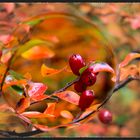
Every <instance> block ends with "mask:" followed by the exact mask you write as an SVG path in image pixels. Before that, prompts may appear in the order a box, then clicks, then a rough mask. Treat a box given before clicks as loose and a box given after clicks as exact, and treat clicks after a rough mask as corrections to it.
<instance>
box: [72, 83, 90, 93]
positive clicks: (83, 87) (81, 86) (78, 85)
mask: <svg viewBox="0 0 140 140" xmlns="http://www.w3.org/2000/svg"><path fill="white" fill-rule="evenodd" d="M86 88H87V86H86V85H85V84H83V83H82V82H81V81H78V82H76V83H75V84H74V89H75V90H76V91H77V92H83V91H85V90H86Z"/></svg>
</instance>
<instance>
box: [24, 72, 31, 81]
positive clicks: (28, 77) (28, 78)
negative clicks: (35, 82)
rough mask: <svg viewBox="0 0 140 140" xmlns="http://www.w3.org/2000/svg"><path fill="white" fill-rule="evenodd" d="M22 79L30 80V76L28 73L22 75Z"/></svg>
mask: <svg viewBox="0 0 140 140" xmlns="http://www.w3.org/2000/svg"><path fill="white" fill-rule="evenodd" d="M24 77H25V78H26V79H27V80H32V75H31V74H30V73H29V72H27V73H25V74H24Z"/></svg>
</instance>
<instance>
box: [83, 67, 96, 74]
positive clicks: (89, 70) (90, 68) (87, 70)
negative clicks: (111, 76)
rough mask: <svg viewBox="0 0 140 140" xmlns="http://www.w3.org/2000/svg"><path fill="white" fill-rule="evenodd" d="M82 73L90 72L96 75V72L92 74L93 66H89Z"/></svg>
mask: <svg viewBox="0 0 140 140" xmlns="http://www.w3.org/2000/svg"><path fill="white" fill-rule="evenodd" d="M84 72H91V73H94V74H95V75H97V74H98V72H97V73H95V72H94V65H92V66H89V67H88V68H87V69H86V70H85V71H84Z"/></svg>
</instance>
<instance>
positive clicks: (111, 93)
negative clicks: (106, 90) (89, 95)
mask: <svg viewBox="0 0 140 140" xmlns="http://www.w3.org/2000/svg"><path fill="white" fill-rule="evenodd" d="M133 80H137V81H140V77H132V76H129V77H128V78H126V79H125V80H124V81H122V82H120V83H118V84H116V85H115V87H114V89H113V90H112V92H110V94H108V96H107V97H106V99H105V100H104V101H103V102H102V103H101V104H100V105H99V106H98V107H97V109H96V110H93V111H92V112H90V113H88V114H87V115H86V116H84V117H82V118H79V119H77V120H73V121H72V122H71V124H74V123H78V122H80V121H82V120H84V119H86V118H87V117H89V116H91V115H92V114H94V113H95V112H97V111H99V109H100V108H101V107H102V106H103V105H104V104H105V103H106V102H107V101H108V100H109V99H110V98H111V97H112V95H113V93H115V92H116V91H118V90H119V89H120V88H122V87H124V86H125V85H126V84H128V83H129V82H131V81H133Z"/></svg>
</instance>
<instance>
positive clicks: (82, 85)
mask: <svg viewBox="0 0 140 140" xmlns="http://www.w3.org/2000/svg"><path fill="white" fill-rule="evenodd" d="M69 65H70V68H71V70H72V72H73V73H74V74H75V75H77V76H79V81H77V82H76V83H75V84H74V89H75V90H76V91H77V92H81V95H80V100H79V104H78V106H79V108H80V109H81V111H85V110H86V109H87V108H88V107H90V105H91V104H92V103H93V101H94V100H95V93H94V92H93V90H87V87H88V86H92V85H94V84H95V82H96V77H97V75H98V73H95V72H94V65H91V66H90V65H89V66H87V65H86V63H85V61H84V59H83V58H82V57H81V56H80V55H79V54H73V55H71V56H70V58H69ZM85 66H87V67H86V69H85V70H84V71H83V72H82V73H81V74H80V72H79V71H80V69H81V68H83V67H85ZM98 118H99V120H100V121H101V122H102V123H105V124H108V123H110V122H111V121H112V114H111V113H110V112H109V111H108V110H105V109H104V110H101V111H100V112H99V114H98Z"/></svg>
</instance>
